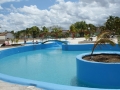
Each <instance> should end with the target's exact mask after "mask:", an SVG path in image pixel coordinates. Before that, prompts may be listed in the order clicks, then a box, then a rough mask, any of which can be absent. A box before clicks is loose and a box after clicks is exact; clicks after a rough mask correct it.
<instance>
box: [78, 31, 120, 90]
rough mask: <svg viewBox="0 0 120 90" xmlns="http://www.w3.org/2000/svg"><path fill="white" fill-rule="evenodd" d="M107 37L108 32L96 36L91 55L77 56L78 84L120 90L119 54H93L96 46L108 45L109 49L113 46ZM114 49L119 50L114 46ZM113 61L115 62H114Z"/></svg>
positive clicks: (109, 52) (108, 52)
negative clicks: (117, 89)
mask: <svg viewBox="0 0 120 90" xmlns="http://www.w3.org/2000/svg"><path fill="white" fill-rule="evenodd" d="M109 36H110V32H103V33H101V34H100V35H98V37H97V40H96V42H95V43H94V45H93V48H92V52H91V53H84V54H81V55H78V56H77V58H76V60H77V78H78V81H79V82H82V83H84V84H85V85H87V86H89V87H96V88H119V89H120V70H119V68H120V52H118V51H115V52H113V51H107V52H104V51H102V52H95V53H94V54H93V52H94V50H95V48H96V47H97V46H102V45H106V46H108V45H109V44H110V45H109V46H110V48H112V46H115V42H114V41H112V40H111V39H110V38H109ZM111 45H112V46H111ZM115 48H117V49H119V47H116V46H115ZM87 57H88V58H87ZM96 59H97V60H96ZM108 59H109V61H108ZM114 59H116V60H115V61H114ZM106 60H107V61H106ZM106 62H107V63H106ZM108 62H109V63H108Z"/></svg>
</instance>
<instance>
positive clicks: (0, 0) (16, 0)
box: [0, 0, 21, 4]
mask: <svg viewBox="0 0 120 90" xmlns="http://www.w3.org/2000/svg"><path fill="white" fill-rule="evenodd" d="M19 1H21V0H0V4H3V3H6V2H19Z"/></svg>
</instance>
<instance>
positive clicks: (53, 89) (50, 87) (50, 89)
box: [0, 43, 113, 90]
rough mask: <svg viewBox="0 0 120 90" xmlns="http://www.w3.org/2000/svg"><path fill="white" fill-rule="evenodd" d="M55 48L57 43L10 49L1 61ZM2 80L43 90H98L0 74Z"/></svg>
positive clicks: (1, 56) (2, 54)
mask: <svg viewBox="0 0 120 90" xmlns="http://www.w3.org/2000/svg"><path fill="white" fill-rule="evenodd" d="M54 46H56V44H55V43H48V44H32V45H28V46H20V47H16V48H9V49H6V50H2V51H0V59H1V58H4V57H6V56H9V55H13V54H17V53H22V52H27V51H33V50H40V49H45V48H50V47H54ZM72 46H73V47H72ZM76 46H77V47H76ZM91 46H92V45H91V44H90V45H70V46H68V45H67V47H68V49H66V45H62V49H63V50H72V51H75V50H76V51H78V50H84V49H86V50H87V48H89V49H91ZM78 47H79V49H78ZM80 47H81V48H80ZM83 48H84V49H83ZM87 75H88V74H87ZM0 79H1V80H4V81H7V82H11V83H17V84H22V85H31V86H36V87H39V88H43V89H46V90H97V88H88V87H75V86H66V85H59V84H52V83H47V82H40V81H34V80H29V79H23V78H18V77H13V76H9V75H5V74H2V73H0ZM99 90H100V89H99ZM103 90H105V89H103ZM112 90H113V89H112Z"/></svg>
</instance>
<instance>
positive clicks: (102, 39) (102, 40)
mask: <svg viewBox="0 0 120 90" xmlns="http://www.w3.org/2000/svg"><path fill="white" fill-rule="evenodd" d="M110 35H111V33H110V32H102V33H100V34H99V35H98V36H97V39H96V41H95V43H94V45H93V48H92V52H91V55H90V56H87V57H84V59H87V60H88V59H89V60H94V61H98V62H115V60H116V61H120V60H119V57H120V56H118V55H115V54H114V55H108V54H99V55H94V54H93V52H94V50H95V48H96V47H97V46H99V47H101V46H104V45H106V44H110V45H112V46H115V45H116V43H115V42H114V41H113V40H112V39H111V38H109V37H110ZM111 57H114V59H113V61H112V60H111Z"/></svg>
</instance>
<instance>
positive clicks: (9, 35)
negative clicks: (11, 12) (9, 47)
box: [0, 32, 14, 44]
mask: <svg viewBox="0 0 120 90" xmlns="http://www.w3.org/2000/svg"><path fill="white" fill-rule="evenodd" d="M11 39H14V35H13V34H12V33H11V32H3V33H1V34H0V44H2V43H4V42H5V41H6V40H11Z"/></svg>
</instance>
